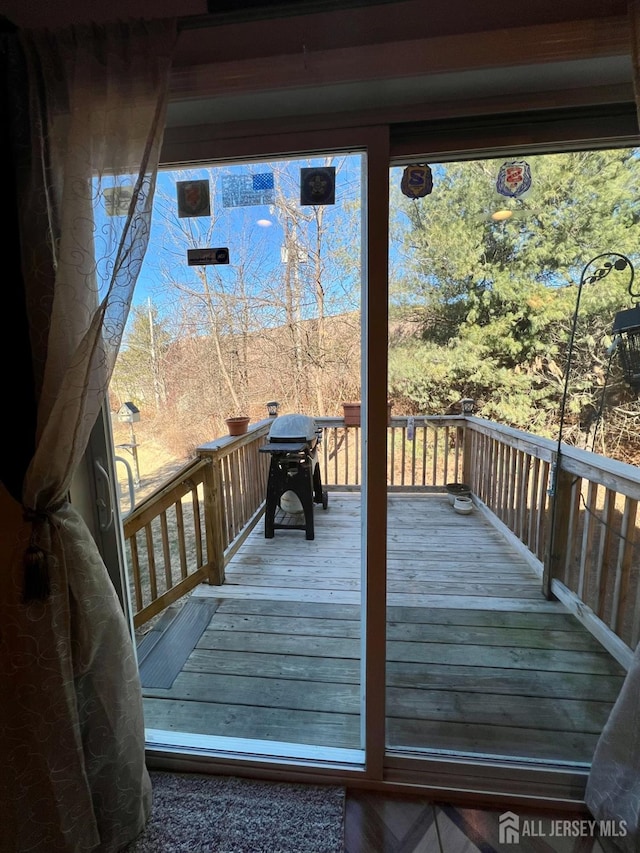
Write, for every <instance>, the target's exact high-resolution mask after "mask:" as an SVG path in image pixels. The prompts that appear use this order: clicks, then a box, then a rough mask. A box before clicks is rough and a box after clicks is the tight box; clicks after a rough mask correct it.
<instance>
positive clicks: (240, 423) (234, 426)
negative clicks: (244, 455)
mask: <svg viewBox="0 0 640 853" xmlns="http://www.w3.org/2000/svg"><path fill="white" fill-rule="evenodd" d="M250 420H251V418H248V417H246V416H244V415H243V416H240V417H236V418H227V419H226V420H225V423H226V425H227V429H228V430H229V435H244V434H245V433H246V431H247V429H248V427H249V421H250Z"/></svg>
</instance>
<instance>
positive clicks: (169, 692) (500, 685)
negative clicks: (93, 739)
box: [140, 492, 624, 763]
mask: <svg viewBox="0 0 640 853" xmlns="http://www.w3.org/2000/svg"><path fill="white" fill-rule="evenodd" d="M315 524H316V536H315V540H313V541H307V540H306V539H305V535H304V532H302V531H299V530H295V531H294V530H277V531H276V533H275V536H274V538H273V539H265V538H264V528H263V525H262V523H259V524H258V525H257V527H256V528H255V529H254V530H253V532H252V533H251V534H250V536H249V537H248V539H247V540H246V542H245V543H244V544H243V546H242V547H241V548H240V550H239V551H238V553H237V554H236V555H235V556H234V557H233V559H232V560H231V562H230V564H229V565H228V566H227V573H226V583H225V584H224V585H223V586H208V585H203V586H200V587H198V588H197V589H196V590H195V591H194V593H193V595H192V596H191V598H190V600H189V609H188V610H185V611H184V613H183V618H182V623H180V621H179V620H175V621H174V622H173V623H170V622H169V618H168V617H167V618H165V619H164V620H162V622H161V623H160V624H159V625H158V626H156V628H155V629H154V631H153V632H151V634H148V635H147V637H146V638H145V640H144V641H143V644H142V645H141V647H140V653H141V654H140V660H141V664H140V669H141V676H142V678H143V692H144V696H145V699H144V704H145V717H146V725H147V727H148V728H153V729H167V730H172V731H182V732H190V733H201V734H211V735H222V736H228V737H240V738H258V739H262V740H277V741H286V742H289V743H301V744H313V745H319V746H330V747H346V748H355V749H358V748H360V746H361V744H360V718H359V707H360V650H361V641H360V619H359V615H360V496H359V495H358V494H356V493H350V494H349V493H333V492H332V493H330V495H329V507H328V509H327V510H326V511H323V510H322V508H321V507H316V510H315ZM388 526H389V535H388V574H389V577H388V655H387V657H388V667H387V679H388V692H387V713H388V718H387V743H388V745H389V746H390V747H391V748H402V749H412V750H417V751H420V750H444V751H458V752H463V753H474V754H484V755H498V756H518V757H522V756H524V757H527V758H534V759H543V760H544V759H550V760H554V761H566V762H580V763H583V762H589V761H590V759H591V756H592V753H593V749H594V747H595V743H596V740H597V738H598V735H599V733H600V731H601V729H602V726H603V724H604V722H605V721H606V719H607V716H608V714H609V711H610V708H611V706H612V703H613V701H614V700H615V697H616V696H617V693H618V690H619V688H620V685H621V683H622V678H623V676H624V670H623V669H622V667H620V665H619V664H618V663H617V662H616V661H615V660H614V659H613V658H612V657H611V655H610V654H609V653H608V652H607V651H606V650H605V649H604V648H603V647H602V646H601V645H600V644H599V643H598V642H597V641H596V640H595V639H594V638H593V637H592V636H591V634H589V633H588V632H587V631H586V630H585V629H584V628H583V627H582V625H581V624H580V623H579V622H578V621H577V620H576V619H575V618H574V617H573V616H571V615H570V614H569V613H568V612H567V611H566V610H565V608H564V607H563V605H562V604H560V603H559V602H557V601H553V602H549V601H546V600H545V599H544V598H543V596H542V594H541V592H540V585H541V584H540V580H539V578H538V577H537V575H536V574H535V572H534V571H533V570H532V569H531V568H530V567H529V566H528V564H527V563H526V561H525V560H524V559H523V558H522V557H521V556H520V555H519V554H518V553H517V552H516V551H514V550H513V549H512V548H511V546H510V545H509V544H507V543H506V541H505V540H504V539H503V537H502V536H501V534H500V533H499V532H498V531H497V530H496V529H495V528H494V527H493V526H492V525H491V524H490V522H489V521H487V520H486V519H485V518H484V517H483V516H482V515H481V513H480V512H479V511H477V510H476V511H474V512H473V513H472V514H471V515H470V516H461V515H458V514H456V513H455V512H454V510H453V508H452V507H451V506H450V504H449V503H448V500H447V497H446V496H445V495H441V494H410V495H408V494H399V493H393V494H391V495H390V496H389V525H388ZM205 606H206V608H207V609H206V610H204V609H203V608H204V607H205ZM194 614H195V616H194ZM167 626H168V627H167ZM205 626H206V627H205ZM172 667H173V670H172ZM169 685H170V686H169Z"/></svg>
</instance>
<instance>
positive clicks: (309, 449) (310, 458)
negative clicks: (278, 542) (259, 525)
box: [260, 415, 328, 539]
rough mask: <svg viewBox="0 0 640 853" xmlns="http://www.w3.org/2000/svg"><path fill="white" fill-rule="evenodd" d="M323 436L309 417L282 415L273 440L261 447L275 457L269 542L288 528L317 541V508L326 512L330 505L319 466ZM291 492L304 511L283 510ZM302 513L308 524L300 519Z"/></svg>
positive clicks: (267, 529)
mask: <svg viewBox="0 0 640 853" xmlns="http://www.w3.org/2000/svg"><path fill="white" fill-rule="evenodd" d="M321 435H322V430H321V429H318V428H317V427H316V422H315V421H314V420H313V418H310V417H307V416H306V415H281V416H280V417H278V418H276V419H275V420H274V422H273V424H272V426H271V429H270V430H269V441H268V443H267V444H264V445H263V446H262V447H261V448H260V452H261V453H270V454H271V464H270V466H269V478H268V481H267V501H266V508H265V514H264V535H265V538H266V539H273V535H274V530H284V529H290V530H291V529H293V530H304V531H306V537H307V539H313V538H314V536H315V532H314V524H313V505H314V503H318V504H322V507H323V509H326V508H327V504H328V498H327V492H326V491H323V489H322V480H321V477H320V465H319V464H318V444H319V443H320V437H321ZM287 493H292V494H293V495H295V498H297V499H298V502H299V506H300V511H292V510H291V509H290V508H287V507H286V506H285V507H283V503H284V501H283V497H284V498H286V497H288V494H287ZM293 500H295V499H293ZM302 513H304V523H302V522H301V521H300V520H299V519H300V515H301V514H302ZM276 515H277V518H278V520H277V521H276Z"/></svg>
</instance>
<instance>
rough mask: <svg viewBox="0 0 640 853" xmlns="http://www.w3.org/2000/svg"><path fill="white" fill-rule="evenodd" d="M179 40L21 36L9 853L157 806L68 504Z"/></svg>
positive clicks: (88, 551) (89, 560)
mask: <svg viewBox="0 0 640 853" xmlns="http://www.w3.org/2000/svg"><path fill="white" fill-rule="evenodd" d="M175 41H176V22H175V21H174V20H162V21H160V20H158V21H149V22H143V21H130V22H126V23H117V24H113V25H107V26H94V25H87V26H80V27H72V28H69V29H66V30H64V31H59V32H47V31H37V32H36V31H33V32H23V33H21V34H20V35H19V44H20V46H21V49H22V55H23V56H24V58H25V60H26V72H27V73H26V79H27V81H28V92H25V93H24V97H23V101H22V102H23V105H24V109H25V112H26V113H27V114H28V122H29V129H28V134H27V135H26V136H25V138H24V139H23V149H22V151H21V152H20V155H19V158H18V159H19V160H20V168H19V170H18V175H17V185H18V189H19V200H20V201H19V220H20V249H21V267H22V270H21V272H22V279H23V281H24V287H25V294H26V306H27V316H28V322H29V327H30V338H31V350H32V354H33V359H34V362H33V369H34V377H35V397H36V402H37V424H36V430H35V445H36V446H35V452H34V454H33V458H32V459H31V461H30V464H29V466H28V469H27V471H26V474H25V476H24V481H23V488H22V496H21V502H22V506H23V510H24V517H25V527H24V529H23V530H17V531H16V541H15V543H14V549H13V558H12V560H11V565H10V566H8V567H7V566H5V567H3V571H2V580H1V583H2V589H1V592H2V599H1V604H0V608H1V610H0V626H1V627H0V631H1V639H2V647H3V648H2V664H1V666H2V669H1V671H0V675H1V676H2V684H1V689H2V700H0V701H1V704H2V717H0V723H1V725H0V755H1V758H0V761H1V767H2V770H1V772H0V775H1V776H2V783H0V784H2V787H3V790H2V791H1V794H2V813H1V814H0V823H1V826H0V849H2V850H5V849H6V850H10V851H12V853H13V851H30V853H32V852H34V851H38V853H40V851H41V852H42V853H57V851H61V852H62V851H65V853H66V851H69V853H71V851H73V853H84V851H115V850H119V849H121V848H122V847H123V846H124V845H125V844H127V843H128V842H129V841H131V840H132V839H133V838H134V837H135V836H136V835H137V834H138V833H139V832H140V831H141V830H142V829H143V827H144V824H145V822H146V819H147V817H148V814H149V811H150V806H151V786H150V781H149V777H148V774H147V771H146V768H145V763H144V722H143V715H142V699H141V690H140V683H139V678H138V672H137V666H136V661H135V655H134V650H133V645H132V640H131V638H130V635H129V631H128V626H127V624H126V621H125V619H124V616H123V613H122V609H121V607H120V604H119V602H118V599H117V597H116V595H115V592H114V589H113V586H112V584H111V582H110V579H109V577H108V574H107V571H106V568H105V566H104V563H103V561H102V559H101V557H100V554H99V552H98V549H97V547H96V545H95V542H94V540H93V538H92V536H91V534H90V533H89V530H88V529H87V527H86V526H85V524H84V522H83V521H82V519H81V517H80V516H79V514H78V513H77V512H76V511H75V509H74V507H73V506H72V505H71V504H70V503H69V502H68V500H67V495H68V490H69V486H70V484H71V480H72V478H73V475H74V472H75V471H76V469H77V467H78V464H79V463H80V461H81V458H82V456H83V454H84V452H85V450H86V447H87V443H88V439H89V434H90V432H91V429H92V428H93V426H94V424H95V421H96V418H97V415H98V413H99V411H100V408H101V406H102V403H103V401H104V399H105V395H106V393H107V387H108V382H109V379H110V376H111V371H112V368H113V364H114V360H115V357H116V355H117V352H118V347H119V345H120V341H121V338H122V334H123V331H124V326H125V323H126V319H127V315H128V311H129V306H130V303H131V298H132V294H133V289H134V286H135V283H136V279H137V276H138V273H139V271H140V267H141V264H142V261H143V258H144V255H145V251H146V247H147V242H148V237H149V229H150V222H151V209H152V202H153V194H154V190H155V181H156V172H157V164H158V158H159V152H160V146H161V142H162V135H163V130H164V122H165V113H166V104H167V91H168V78H169V72H170V68H171V58H172V55H173V50H174V46H175ZM23 118H24V117H23ZM111 214H115V215H111ZM13 284H15V282H13ZM25 555H26V560H24V557H25ZM25 566H26V568H25Z"/></svg>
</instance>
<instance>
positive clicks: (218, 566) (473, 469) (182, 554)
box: [124, 415, 640, 663]
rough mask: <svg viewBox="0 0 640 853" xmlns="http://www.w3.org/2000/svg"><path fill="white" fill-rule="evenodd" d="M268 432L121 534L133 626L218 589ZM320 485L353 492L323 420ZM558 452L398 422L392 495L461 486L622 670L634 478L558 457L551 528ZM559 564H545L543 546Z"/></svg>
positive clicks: (390, 462)
mask: <svg viewBox="0 0 640 853" xmlns="http://www.w3.org/2000/svg"><path fill="white" fill-rule="evenodd" d="M270 424H271V420H270V419H266V420H264V421H260V422H258V423H257V424H254V425H251V426H250V427H249V431H248V433H247V434H246V435H244V436H239V437H230V436H226V437H224V438H221V439H218V440H216V441H213V442H210V443H208V444H205V445H202V446H201V447H199V448H198V457H197V459H196V460H195V461H194V462H192V463H191V464H190V465H188V466H186V467H185V468H184V469H182V470H181V471H180V472H178V473H177V474H176V475H175V476H174V477H173V478H172V480H171V481H170V482H169V483H167V484H166V485H165V486H164V487H163V488H161V489H159V490H158V491H156V492H155V493H154V494H153V495H151V496H150V497H148V498H147V499H146V500H145V501H143V502H142V503H141V504H140V505H139V506H138V507H137V508H135V509H134V511H133V512H132V513H130V514H129V515H128V516H127V518H126V519H125V521H124V536H125V542H126V545H127V552H128V558H129V568H130V576H131V578H132V600H133V602H134V611H135V617H134V623H135V625H136V626H140V625H142V624H144V623H145V622H146V621H148V620H149V619H150V618H152V617H153V616H156V615H157V614H159V613H160V612H161V611H162V610H163V609H164V608H166V607H167V606H168V605H169V604H171V603H172V602H174V601H176V600H177V599H178V598H180V597H181V596H183V595H185V594H186V593H187V592H188V591H190V590H191V589H193V587H194V586H196V585H197V584H198V583H201V582H207V583H212V584H221V583H223V582H224V569H225V565H226V563H227V562H228V560H229V559H230V558H231V556H232V555H233V554H234V553H235V551H236V550H237V549H238V548H239V547H240V545H241V543H242V542H243V541H244V538H245V537H246V536H247V535H248V533H249V531H250V530H251V529H252V527H253V526H254V525H255V524H256V523H257V521H258V520H259V518H260V517H261V514H262V511H263V509H264V498H265V494H266V481H267V475H268V465H269V454H265V453H260V452H259V448H260V446H261V444H263V443H264V442H266V440H267V436H268V432H269V427H270ZM318 424H319V426H321V427H322V431H323V435H322V441H321V443H320V448H319V462H320V466H321V476H322V480H323V486H326V487H327V488H328V489H329V490H331V489H340V490H342V489H351V490H355V489H359V488H360V485H361V482H362V459H361V428H360V427H354V426H345V424H344V420H343V419H342V418H318ZM555 463H556V444H555V442H554V441H552V440H550V439H546V438H541V437H538V436H534V435H531V434H529V433H525V432H521V431H518V430H514V429H511V428H509V427H504V426H501V425H500V424H497V423H494V422H492V421H487V420H484V419H483V418H478V417H469V416H462V415H459V416H428V417H427V416H425V417H415V418H413V419H412V421H410V419H409V418H406V417H398V416H394V417H392V418H391V420H390V425H389V427H388V442H387V460H386V464H387V483H388V488H389V490H390V491H393V490H404V491H425V492H428V491H434V490H435V491H441V490H442V489H443V488H444V486H445V485H446V484H447V483H449V482H464V483H467V484H468V485H469V486H470V487H471V489H472V492H473V494H474V497H475V500H476V502H477V504H478V508H479V510H480V511H482V512H488V513H491V514H492V516H493V521H494V523H495V524H497V525H498V526H500V527H501V528H502V529H503V532H504V533H505V535H508V536H509V537H511V539H512V540H513V543H514V545H515V546H516V547H517V548H518V549H519V550H520V551H521V552H522V553H523V554H525V555H526V556H527V558H528V559H529V560H530V562H531V564H532V565H533V566H534V568H537V569H538V571H539V573H540V576H541V588H542V590H543V591H544V592H545V593H546V594H547V595H551V596H557V597H558V598H561V599H562V600H563V601H564V602H565V603H566V604H567V605H568V606H569V607H570V609H571V610H572V611H573V612H574V613H575V614H576V616H578V618H580V619H582V620H583V621H585V622H587V623H589V628H590V630H592V631H593V632H594V633H595V634H596V635H598V636H599V638H600V639H602V640H603V642H606V644H607V647H608V648H609V649H610V650H611V651H612V652H613V653H614V654H615V655H616V657H617V658H618V659H619V660H620V661H621V662H622V663H628V662H629V660H630V655H631V650H632V649H633V648H635V646H636V645H637V643H638V642H639V641H640V577H639V575H640V536H639V535H638V525H639V523H640V521H639V518H638V512H637V508H638V501H639V500H640V469H639V468H637V467H635V466H633V465H625V464H623V463H620V462H615V461H613V460H610V459H607V458H605V457H603V456H599V455H598V454H595V453H589V452H586V451H582V450H578V449H576V448H571V447H566V449H564V450H563V453H562V455H561V459H560V468H559V471H558V472H557V473H558V475H557V489H556V495H555V496H554V498H553V500H555V501H556V502H557V505H556V511H555V513H553V515H554V517H555V524H556V529H555V532H554V536H553V539H552V540H551V536H550V524H551V518H552V512H551V509H552V506H551V500H552V498H551V497H550V496H549V494H548V489H549V483H550V475H551V470H552V466H553V465H554V464H555ZM550 541H553V543H554V547H553V550H554V553H553V554H552V553H550V552H549V542H550Z"/></svg>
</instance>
